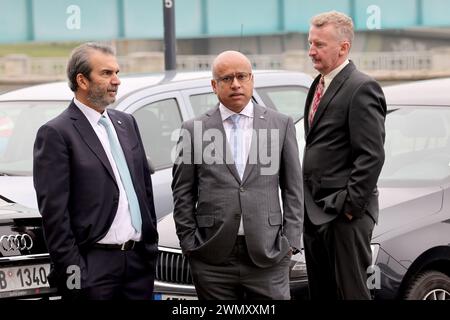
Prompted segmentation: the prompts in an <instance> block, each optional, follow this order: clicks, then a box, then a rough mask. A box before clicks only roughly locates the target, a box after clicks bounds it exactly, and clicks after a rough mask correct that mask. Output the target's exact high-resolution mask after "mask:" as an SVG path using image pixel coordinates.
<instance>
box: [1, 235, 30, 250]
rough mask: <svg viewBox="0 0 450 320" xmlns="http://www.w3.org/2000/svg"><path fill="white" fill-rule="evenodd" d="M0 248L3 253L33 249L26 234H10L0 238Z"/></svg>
mask: <svg viewBox="0 0 450 320" xmlns="http://www.w3.org/2000/svg"><path fill="white" fill-rule="evenodd" d="M0 246H1V247H2V248H3V250H5V251H14V250H30V249H31V248H32V247H33V239H31V237H30V236H29V235H28V234H26V233H24V234H10V235H7V236H1V237H0Z"/></svg>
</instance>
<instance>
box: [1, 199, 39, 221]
mask: <svg viewBox="0 0 450 320" xmlns="http://www.w3.org/2000/svg"><path fill="white" fill-rule="evenodd" d="M40 216H41V215H40V214H39V211H37V210H36V209H32V208H27V207H24V206H22V205H20V204H17V203H8V204H5V205H2V206H0V220H1V221H2V223H4V222H5V221H6V220H14V219H27V218H39V217H40Z"/></svg>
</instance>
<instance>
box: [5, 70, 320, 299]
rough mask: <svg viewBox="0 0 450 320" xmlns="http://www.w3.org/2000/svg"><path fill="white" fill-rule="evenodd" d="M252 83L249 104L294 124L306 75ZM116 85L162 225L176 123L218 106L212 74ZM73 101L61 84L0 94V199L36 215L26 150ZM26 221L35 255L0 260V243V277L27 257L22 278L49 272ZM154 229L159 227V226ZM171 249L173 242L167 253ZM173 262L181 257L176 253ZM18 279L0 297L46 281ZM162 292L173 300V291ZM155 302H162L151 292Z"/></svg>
mask: <svg viewBox="0 0 450 320" xmlns="http://www.w3.org/2000/svg"><path fill="white" fill-rule="evenodd" d="M254 79H255V90H254V92H253V100H254V101H255V102H257V103H258V104H260V105H263V106H266V107H268V108H274V109H278V110H279V111H281V112H284V113H286V114H289V115H291V116H292V117H293V118H294V120H298V119H300V118H301V117H302V116H303V106H304V102H305V100H306V95H307V92H308V88H309V86H310V84H311V82H312V78H311V77H310V76H308V75H306V74H303V73H299V72H289V71H263V70H257V71H254ZM121 82H122V84H121V85H120V87H119V91H118V95H117V100H116V102H115V103H114V105H112V106H111V107H112V108H115V109H117V110H122V111H124V112H127V113H131V114H133V116H134V117H135V118H136V120H137V122H138V125H139V129H140V132H141V136H142V140H143V143H144V147H145V151H146V154H147V157H148V159H149V162H150V163H151V166H152V168H153V169H154V174H153V176H152V181H153V193H154V199H155V207H156V214H157V216H158V218H159V219H161V218H163V217H164V216H166V215H168V214H169V213H171V212H172V209H173V203H172V190H171V187H170V185H171V181H172V164H173V163H172V157H171V152H172V149H173V147H174V146H175V144H176V140H177V137H176V135H174V134H173V133H174V132H176V131H177V130H178V129H179V128H180V127H181V123H182V122H183V121H185V120H188V119H190V118H192V117H194V116H196V115H200V114H202V113H204V112H205V111H207V110H208V109H211V108H213V107H214V106H215V105H216V104H217V102H218V101H217V97H216V95H215V94H214V93H213V92H212V88H211V84H210V82H211V72H183V73H175V72H168V73H161V74H153V75H142V76H128V77H121ZM72 97H73V92H71V91H70V89H69V87H68V84H67V83H66V82H63V81H61V82H55V83H49V84H43V85H37V86H33V87H28V88H24V89H19V90H15V91H11V92H7V93H4V94H3V95H0V199H3V200H5V201H7V203H11V204H12V203H16V204H18V205H20V206H21V207H27V208H31V209H34V211H36V209H37V201H36V195H35V191H34V188H33V181H32V180H33V179H32V169H33V144H34V140H35V136H36V132H37V130H38V128H39V127H40V126H41V125H43V124H44V123H45V122H47V121H48V120H50V119H52V118H53V117H55V116H56V115H58V114H59V113H61V111H63V110H64V109H65V108H66V107H67V106H68V105H69V103H70V101H71V99H72ZM48 183H51V181H49V182H48ZM8 205H9V204H5V206H8ZM3 217H9V216H3ZM36 217H37V218H36ZM23 219H25V218H23ZM23 219H22V220H23ZM26 219H29V220H26V221H28V222H27V224H26V225H27V227H26V229H23V228H22V227H21V228H22V229H23V230H28V231H27V232H28V233H30V234H32V235H33V241H34V243H33V246H34V248H38V247H39V248H41V249H40V250H39V251H33V250H34V249H31V250H28V249H27V250H10V251H11V252H8V253H7V254H6V253H5V252H3V251H1V245H0V276H1V274H2V272H3V273H10V272H12V271H11V270H13V271H14V272H15V273H20V272H22V271H23V272H25V271H24V270H25V269H23V270H22V269H20V268H19V269H11V268H12V267H8V268H7V267H5V266H6V265H8V266H12V264H14V265H15V264H20V263H22V262H23V261H32V258H39V268H40V269H36V268H34V267H33V266H31V267H30V268H29V269H27V270H28V271H27V272H30V270H31V272H33V270H48V268H47V265H48V264H49V261H50V260H49V257H48V254H45V252H46V251H45V243H43V237H42V228H41V222H40V219H39V215H38V214H35V215H30V216H27V217H26ZM22 220H20V221H19V219H17V221H15V220H14V219H11V218H10V217H9V218H8V219H7V221H6V220H5V221H3V219H2V214H1V211H0V225H4V226H6V227H5V228H0V237H3V238H2V239H5V240H4V241H5V246H9V242H11V241H12V239H16V238H17V237H16V236H17V235H19V236H20V235H21V234H24V232H25V231H23V230H22V229H20V228H18V225H17V223H19V222H21V221H22ZM21 223H23V221H22V222H21ZM161 226H162V227H163V226H164V223H163V222H162V223H161ZM18 230H19V231H18ZM20 230H22V231H20ZM158 230H159V233H160V238H161V241H160V252H161V256H162V255H164V254H163V252H166V251H167V250H169V251H170V250H172V249H170V248H168V247H169V245H166V244H165V243H164V240H163V239H165V238H166V237H165V235H163V234H162V233H164V232H165V231H164V230H163V229H161V228H158ZM8 239H11V240H8ZM27 239H28V237H27ZM11 243H12V242H11ZM42 247H44V249H42ZM176 247H178V243H177V244H176V246H174V247H173V248H176ZM8 248H9V247H8ZM177 252H178V251H177ZM179 256H180V257H181V254H180V255H179ZM297 256H298V255H297ZM164 257H165V256H164ZM26 259H28V260H26ZM12 261H13V262H12ZM159 261H160V262H161V261H162V260H161V259H160V260H159ZM35 265H36V266H37V265H38V264H37V263H35ZM33 268H34V269H33ZM21 270H22V271H21ZM158 270H161V266H158ZM20 280H21V279H16V280H15V281H13V280H11V279H10V280H8V281H9V283H6V284H5V286H4V287H2V286H0V298H1V297H6V296H17V295H30V294H31V295H32V294H33V292H35V293H37V294H39V293H40V292H44V291H46V290H44V289H45V288H47V287H48V284H47V281H46V279H43V280H44V281H38V282H39V283H37V282H36V281H34V278H33V281H31V280H30V281H28V282H27V281H20ZM157 280H158V281H157V283H156V284H155V291H156V292H158V293H163V292H166V293H167V290H165V291H164V290H162V289H161V286H162V285H163V284H164V283H167V281H166V280H168V279H165V278H161V277H159V275H158V279H157ZM164 281H166V282H164ZM187 284H188V285H189V292H191V293H192V292H194V293H195V291H194V289H193V287H192V285H191V283H187ZM182 285H183V284H182ZM169 286H170V285H169ZM31 289H33V290H31ZM169 292H172V294H173V291H170V290H169ZM156 297H157V298H158V297H159V298H161V297H162V296H161V295H160V294H157V295H156ZM168 297H169V298H170V297H173V295H172V296H168Z"/></svg>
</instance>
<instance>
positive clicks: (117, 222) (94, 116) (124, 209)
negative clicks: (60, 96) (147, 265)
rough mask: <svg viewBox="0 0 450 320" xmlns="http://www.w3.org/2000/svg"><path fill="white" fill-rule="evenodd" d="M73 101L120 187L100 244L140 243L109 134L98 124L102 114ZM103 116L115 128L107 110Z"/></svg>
mask: <svg viewBox="0 0 450 320" xmlns="http://www.w3.org/2000/svg"><path fill="white" fill-rule="evenodd" d="M73 101H74V103H75V105H76V106H77V107H78V108H79V109H80V110H81V112H82V113H83V114H84V115H85V116H86V118H87V120H88V121H89V123H90V124H91V126H92V129H94V131H95V133H96V135H97V137H98V139H99V140H100V142H101V144H102V146H103V149H104V150H105V153H106V156H107V157H108V160H109V163H110V164H111V168H112V170H113V173H114V177H115V178H116V181H117V185H118V187H119V203H118V206H117V212H116V215H115V217H114V220H113V222H112V224H111V227H110V228H109V230H108V232H107V234H106V235H105V237H104V238H103V239H100V241H98V243H107V244H122V243H124V242H127V241H128V240H135V241H139V240H140V239H141V233H140V232H137V231H136V230H135V229H134V227H133V225H132V224H131V213H130V209H129V206H128V199H127V195H126V193H125V189H124V188H123V184H122V180H121V179H120V175H119V171H118V170H117V166H116V162H115V161H114V158H113V155H112V153H111V147H110V145H109V139H108V133H107V132H106V129H105V127H104V126H102V125H101V124H99V123H98V121H99V120H100V118H101V116H102V114H100V113H98V112H97V111H95V110H94V109H92V108H89V107H88V106H86V105H84V104H83V103H81V102H80V101H79V100H77V99H76V98H74V99H73ZM103 115H104V116H105V117H106V119H107V120H108V121H109V122H110V123H111V128H114V125H113V124H112V122H111V119H110V118H109V116H108V112H107V111H106V110H105V112H104V113H103ZM112 131H113V133H114V135H115V137H116V139H117V140H118V138H117V133H116V130H115V129H114V130H112Z"/></svg>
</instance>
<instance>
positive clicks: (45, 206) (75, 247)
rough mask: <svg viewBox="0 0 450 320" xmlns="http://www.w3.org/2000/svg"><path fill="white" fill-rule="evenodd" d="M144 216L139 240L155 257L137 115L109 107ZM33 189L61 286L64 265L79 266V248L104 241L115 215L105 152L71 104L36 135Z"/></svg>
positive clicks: (54, 273)
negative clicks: (135, 116)
mask: <svg viewBox="0 0 450 320" xmlns="http://www.w3.org/2000/svg"><path fill="white" fill-rule="evenodd" d="M108 115H109V117H110V119H111V121H112V123H113V124H114V127H115V129H116V132H117V136H118V138H119V142H120V144H121V146H122V149H123V152H124V155H125V158H126V161H127V164H128V168H129V170H130V174H131V177H132V180H133V185H134V188H135V191H136V195H137V197H138V199H139V206H140V210H141V215H142V241H143V242H144V244H145V247H146V249H147V251H148V252H149V253H150V254H152V255H153V256H154V253H156V251H157V241H158V234H157V231H156V215H155V208H154V204H153V192H152V182H151V177H150V170H149V167H148V163H147V159H146V155H145V152H144V147H143V145H142V141H141V137H140V134H139V129H138V127H137V123H136V121H135V119H134V118H133V117H132V116H131V115H129V114H126V113H123V112H120V111H116V110H109V109H108ZM33 178H34V187H35V189H36V194H37V200H38V205H39V211H40V212H41V214H42V220H43V226H44V232H45V237H46V241H47V246H48V250H49V252H50V256H51V259H52V262H53V267H54V270H52V274H51V276H50V279H55V280H57V281H58V282H59V284H62V285H64V284H63V283H61V281H63V280H64V278H65V276H66V270H67V267H68V266H70V265H77V266H80V268H81V274H82V277H83V268H85V264H84V261H83V258H82V255H83V252H84V251H86V250H88V249H89V248H90V247H91V246H92V245H93V244H95V243H96V242H97V241H99V240H100V239H102V238H103V237H104V236H105V235H106V233H107V232H108V230H109V228H110V226H111V224H112V222H113V219H114V217H115V214H116V211H117V206H118V201H119V189H118V186H117V182H116V180H115V177H114V174H113V171H112V168H111V165H110V163H109V160H108V158H107V156H106V153H105V151H104V149H103V147H102V145H101V142H100V140H99V139H98V137H97V135H96V133H95V131H94V129H93V128H92V126H91V125H90V123H89V121H88V120H87V119H86V117H85V116H84V115H83V113H82V112H81V110H79V109H78V107H77V106H76V105H75V104H74V103H73V101H72V103H71V104H70V105H69V107H68V108H67V109H66V110H65V111H64V112H62V113H61V114H60V115H59V116H57V117H56V118H54V119H53V120H51V121H49V122H48V123H46V124H45V125H43V126H42V127H41V128H40V129H39V131H38V133H37V136H36V141H35V145H34V165H33Z"/></svg>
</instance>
